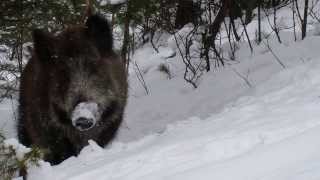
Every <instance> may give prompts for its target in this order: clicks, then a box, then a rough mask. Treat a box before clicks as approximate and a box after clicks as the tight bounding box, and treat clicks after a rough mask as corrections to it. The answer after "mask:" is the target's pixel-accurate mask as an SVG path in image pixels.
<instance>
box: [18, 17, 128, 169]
mask: <svg viewBox="0 0 320 180" xmlns="http://www.w3.org/2000/svg"><path fill="white" fill-rule="evenodd" d="M33 40H34V51H33V55H32V58H31V59H30V60H29V62H28V63H27V65H26V67H25V69H24V71H23V73H22V76H21V82H20V97H19V119H18V123H17V128H18V137H19V140H20V142H21V143H22V144H24V145H26V146H30V145H35V146H38V147H40V148H43V149H45V150H46V151H45V152H47V153H45V160H47V161H49V162H51V163H52V164H57V163H60V162H61V161H63V160H65V159H66V158H68V157H70V156H73V155H77V154H78V153H79V151H80V150H81V149H82V148H83V147H84V146H86V145H87V143H88V140H89V139H92V140H94V141H96V142H97V143H98V144H99V145H100V146H104V145H106V144H107V143H108V142H110V140H111V139H112V138H113V137H114V136H115V134H116V131H117V129H118V127H119V125H120V124H121V121H122V117H123V112H124V108H125V105H126V99H127V88H128V85H127V75H126V70H125V65H124V62H122V61H121V60H120V59H119V58H118V56H117V55H116V54H115V53H114V52H113V50H112V44H113V43H112V33H111V29H110V28H109V25H108V22H107V21H106V20H105V19H104V18H103V17H102V16H100V15H93V16H90V17H88V20H87V22H86V24H85V25H79V26H75V27H70V28H67V29H66V30H64V31H62V32H61V33H59V34H58V35H56V36H55V35H53V34H50V33H45V32H43V31H41V30H34V32H33Z"/></svg>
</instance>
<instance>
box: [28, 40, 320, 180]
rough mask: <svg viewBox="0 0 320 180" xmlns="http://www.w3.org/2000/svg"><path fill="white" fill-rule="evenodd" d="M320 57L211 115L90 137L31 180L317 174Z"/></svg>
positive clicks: (301, 176)
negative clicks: (105, 142)
mask: <svg viewBox="0 0 320 180" xmlns="http://www.w3.org/2000/svg"><path fill="white" fill-rule="evenodd" d="M315 39H317V38H312V39H309V40H306V41H304V43H305V45H304V46H307V45H308V44H309V45H310V43H311V44H313V43H317V44H318V45H320V39H317V40H315ZM297 46H299V44H297ZM319 60H320V59H319V58H314V59H310V60H309V61H308V62H305V63H302V64H299V65H297V66H295V67H291V68H288V69H285V70H282V71H280V72H279V73H275V74H273V75H272V76H271V77H270V78H269V79H268V80H266V81H264V82H263V83H261V84H260V85H258V86H257V87H256V88H254V89H252V90H250V92H249V93H247V94H246V95H245V96H242V97H241V98H239V99H238V100H236V101H234V102H232V103H230V104H228V105H227V106H226V107H225V108H224V110H223V111H221V112H219V113H216V114H212V115H210V116H209V117H208V118H204V119H200V118H196V117H193V118H188V119H186V120H185V121H180V122H177V123H173V124H171V125H169V126H168V127H167V128H166V130H165V131H164V132H162V133H161V134H153V135H150V136H147V137H144V138H142V139H141V140H139V141H136V142H131V143H114V144H113V145H112V146H111V147H109V148H107V149H105V150H103V149H101V148H99V147H97V146H96V145H95V144H94V143H93V142H91V145H90V146H88V147H86V148H85V149H84V150H83V151H82V153H81V154H80V155H79V157H78V158H70V159H68V160H66V161H65V162H63V163H62V164H61V165H59V166H55V167H51V166H48V164H44V165H43V167H42V169H38V168H37V169H34V170H33V171H32V172H31V179H52V180H53V179H77V180H82V179H90V178H92V179H97V180H99V179H101V180H102V179H128V180H134V179H199V178H200V179H230V180H232V179H272V180H276V179H288V180H289V179H290V180H292V179H319V178H320V173H319V170H320V163H319V160H320V153H319V151H318V149H320V142H319V141H318V137H319V136H320V121H319V116H320V110H319V109H320V107H319V106H320V98H319V97H320V76H319V71H320V70H319V69H320V61H319Z"/></svg>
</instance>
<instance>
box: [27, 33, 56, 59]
mask: <svg viewBox="0 0 320 180" xmlns="http://www.w3.org/2000/svg"><path fill="white" fill-rule="evenodd" d="M32 36H33V43H34V44H33V46H34V51H35V53H36V55H37V57H38V59H39V60H40V61H43V62H44V61H49V59H51V58H52V57H53V56H54V45H53V44H54V42H53V41H54V38H53V36H52V35H51V34H49V33H47V32H43V31H42V30H40V29H35V30H33V33H32Z"/></svg>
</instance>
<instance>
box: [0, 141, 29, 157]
mask: <svg viewBox="0 0 320 180" xmlns="http://www.w3.org/2000/svg"><path fill="white" fill-rule="evenodd" d="M3 144H4V147H5V148H9V147H11V148H12V149H14V150H15V153H16V157H17V159H18V160H23V158H24V155H25V154H27V153H28V152H30V151H31V149H30V148H27V147H25V146H24V145H22V144H20V143H19V141H18V140H17V139H14V138H11V139H7V140H4V142H3Z"/></svg>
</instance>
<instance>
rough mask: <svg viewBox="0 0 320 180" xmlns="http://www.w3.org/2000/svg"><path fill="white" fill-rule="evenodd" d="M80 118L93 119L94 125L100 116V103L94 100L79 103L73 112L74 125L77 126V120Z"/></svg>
mask: <svg viewBox="0 0 320 180" xmlns="http://www.w3.org/2000/svg"><path fill="white" fill-rule="evenodd" d="M79 118H85V119H91V120H92V121H93V122H92V123H93V126H94V125H95V124H96V122H97V118H98V104H97V103H94V102H82V103H79V104H78V105H77V106H76V107H75V108H74V110H73V112H72V125H73V126H76V121H77V120H78V119H79ZM93 126H92V127H93Z"/></svg>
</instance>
